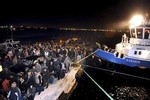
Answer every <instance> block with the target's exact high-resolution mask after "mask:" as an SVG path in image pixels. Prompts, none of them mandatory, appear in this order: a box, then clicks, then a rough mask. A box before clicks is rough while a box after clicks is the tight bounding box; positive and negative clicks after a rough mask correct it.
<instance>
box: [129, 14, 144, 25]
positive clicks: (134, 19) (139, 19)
mask: <svg viewBox="0 0 150 100" xmlns="http://www.w3.org/2000/svg"><path fill="white" fill-rule="evenodd" d="M142 21H143V17H142V16H141V15H136V16H133V17H132V19H131V20H130V24H132V25H133V26H138V25H141V24H142Z"/></svg>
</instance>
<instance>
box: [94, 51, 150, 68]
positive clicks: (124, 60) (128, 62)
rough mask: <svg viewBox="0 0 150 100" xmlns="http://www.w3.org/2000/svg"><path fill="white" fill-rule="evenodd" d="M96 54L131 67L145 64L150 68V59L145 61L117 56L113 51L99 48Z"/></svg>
mask: <svg viewBox="0 0 150 100" xmlns="http://www.w3.org/2000/svg"><path fill="white" fill-rule="evenodd" d="M95 55H96V56H97V57H99V58H102V59H104V60H107V61H110V62H113V63H117V64H124V65H127V66H131V67H137V66H144V67H148V68H150V61H144V60H139V59H134V58H128V57H126V58H117V57H115V56H114V54H113V53H110V52H106V51H103V50H97V51H96V52H95Z"/></svg>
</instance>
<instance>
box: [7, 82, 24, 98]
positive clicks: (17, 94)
mask: <svg viewBox="0 0 150 100" xmlns="http://www.w3.org/2000/svg"><path fill="white" fill-rule="evenodd" d="M7 98H8V99H9V100H20V99H21V91H20V89H19V88H18V87H17V83H16V82H12V84H11V88H10V90H9V92H8V95H7Z"/></svg>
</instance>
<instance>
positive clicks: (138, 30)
mask: <svg viewBox="0 0 150 100" xmlns="http://www.w3.org/2000/svg"><path fill="white" fill-rule="evenodd" d="M136 31H137V38H139V39H142V33H143V29H140V28H138V29H137V30H136Z"/></svg>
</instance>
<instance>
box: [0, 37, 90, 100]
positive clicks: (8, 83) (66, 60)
mask: <svg viewBox="0 0 150 100" xmlns="http://www.w3.org/2000/svg"><path fill="white" fill-rule="evenodd" d="M87 45H89V44H88V43H87V42H83V41H82V40H79V39H78V40H73V39H69V40H58V41H43V42H34V43H31V42H30V43H22V44H21V43H20V44H17V45H14V46H13V45H12V46H9V47H7V48H6V47H5V48H2V53H1V54H0V67H1V68H0V69H2V70H1V72H0V74H1V75H0V76H1V78H0V79H1V80H0V81H1V88H0V100H5V99H6V100H7V99H8V100H34V97H35V95H38V94H40V93H41V92H42V91H44V89H46V88H48V86H49V85H50V84H54V81H55V79H56V80H60V79H62V78H64V77H65V74H66V73H67V72H69V71H70V67H71V64H72V63H73V62H74V61H76V60H80V59H82V58H83V57H85V56H87V55H88V54H89V53H90V52H91V50H90V49H88V48H87ZM28 57H37V59H30V60H27V59H26V58H28ZM19 64H22V65H26V66H29V65H30V66H31V67H26V68H25V69H24V68H23V66H19V67H20V69H24V70H23V71H22V70H21V71H19V72H18V73H16V72H13V71H11V70H10V69H11V68H12V67H14V65H15V66H17V65H19ZM14 68H15V67H14ZM16 70H18V68H16ZM1 98H3V99H1Z"/></svg>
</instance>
